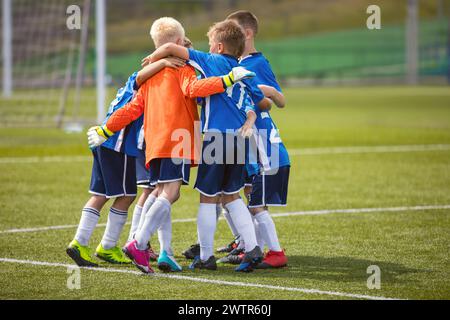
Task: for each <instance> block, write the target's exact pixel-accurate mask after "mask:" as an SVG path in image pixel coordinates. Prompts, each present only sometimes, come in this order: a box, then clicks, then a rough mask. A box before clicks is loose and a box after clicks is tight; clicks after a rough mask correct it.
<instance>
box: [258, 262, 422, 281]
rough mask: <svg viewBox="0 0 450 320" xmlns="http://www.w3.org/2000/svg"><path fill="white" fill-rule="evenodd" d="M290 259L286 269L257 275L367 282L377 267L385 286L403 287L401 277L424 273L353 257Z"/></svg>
mask: <svg viewBox="0 0 450 320" xmlns="http://www.w3.org/2000/svg"><path fill="white" fill-rule="evenodd" d="M288 259H289V261H288V267H287V268H282V269H272V270H257V271H256V272H258V273H262V274H264V273H266V274H270V276H271V277H276V278H303V279H311V280H322V281H336V282H361V281H364V282H366V281H367V278H368V277H369V276H370V275H371V273H370V274H368V273H367V268H368V267H369V266H371V265H376V266H378V267H379V268H380V271H381V279H382V282H383V283H390V282H396V283H401V282H403V281H402V279H401V278H400V277H399V276H401V275H405V274H409V273H418V272H424V270H419V269H412V268H408V267H405V266H403V265H401V264H398V263H392V262H385V261H375V260H365V259H358V258H351V257H318V256H288ZM404 281H407V280H406V279H405V280H404Z"/></svg>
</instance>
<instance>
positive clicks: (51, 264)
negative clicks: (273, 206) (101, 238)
mask: <svg viewBox="0 0 450 320" xmlns="http://www.w3.org/2000/svg"><path fill="white" fill-rule="evenodd" d="M0 262H4V263H16V264H25V265H31V266H45V267H62V268H71V267H75V265H71V264H65V263H57V262H46V261H33V260H18V259H10V258H0ZM80 269H85V270H89V271H97V272H110V273H125V274H132V275H138V276H144V274H143V273H142V272H140V271H134V270H129V269H115V268H80ZM148 276H149V277H156V278H167V279H174V280H182V281H193V282H201V283H210V284H216V285H226V286H234V287H244V288H260V289H269V290H279V291H291V292H302V293H307V294H318V295H328V296H337V297H345V298H353V299H367V300H399V299H395V298H387V297H382V296H369V295H364V294H353V293H345V292H336V291H324V290H318V289H305V288H297V287H282V286H273V285H266V284H259V283H252V282H234V281H224V280H212V279H205V278H197V277H189V276H181V275H168V274H162V273H153V274H150V275H148Z"/></svg>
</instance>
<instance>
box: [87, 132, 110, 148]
mask: <svg viewBox="0 0 450 320" xmlns="http://www.w3.org/2000/svg"><path fill="white" fill-rule="evenodd" d="M113 134H114V132H112V131H111V130H109V129H108V128H107V127H106V126H95V127H92V128H90V129H89V130H88V132H87V136H88V144H89V148H91V149H92V148H95V147H98V146H99V145H101V144H102V143H103V142H105V141H106V140H108V138H109V137H111V136H112V135H113Z"/></svg>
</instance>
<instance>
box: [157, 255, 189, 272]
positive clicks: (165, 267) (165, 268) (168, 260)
mask: <svg viewBox="0 0 450 320" xmlns="http://www.w3.org/2000/svg"><path fill="white" fill-rule="evenodd" d="M158 269H159V270H161V271H162V272H180V271H182V270H183V268H181V266H180V265H179V264H178V263H177V262H176V260H175V258H174V256H169V255H168V254H167V252H166V251H165V250H163V251H161V254H160V255H159V258H158Z"/></svg>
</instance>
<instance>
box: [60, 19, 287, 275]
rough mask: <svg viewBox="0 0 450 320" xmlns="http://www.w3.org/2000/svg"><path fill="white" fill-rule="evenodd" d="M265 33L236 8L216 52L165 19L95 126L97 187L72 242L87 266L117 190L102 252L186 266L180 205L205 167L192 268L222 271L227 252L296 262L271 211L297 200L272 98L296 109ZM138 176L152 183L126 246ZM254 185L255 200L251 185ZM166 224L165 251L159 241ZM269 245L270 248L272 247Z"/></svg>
mask: <svg viewBox="0 0 450 320" xmlns="http://www.w3.org/2000/svg"><path fill="white" fill-rule="evenodd" d="M257 32H258V21H257V19H256V17H255V16H254V15H253V14H252V13H250V12H248V11H238V12H236V13H233V14H231V15H230V16H228V17H227V19H226V20H224V21H222V22H219V23H216V24H214V25H213V26H212V27H211V28H210V30H209V32H208V38H209V46H210V52H209V53H205V52H201V51H197V50H194V49H193V48H192V46H191V43H190V41H189V40H188V39H187V38H186V37H185V32H184V29H183V27H182V25H181V24H180V23H179V22H178V21H176V20H175V19H173V18H167V17H165V18H160V19H158V20H156V21H155V22H154V23H153V25H152V27H151V30H150V35H151V37H152V39H153V42H154V44H155V47H156V50H155V51H154V52H153V53H152V54H151V55H150V56H148V57H146V58H144V59H143V68H142V69H141V70H140V71H139V72H136V73H134V74H133V75H132V76H131V77H130V78H129V79H128V81H127V84H126V85H125V87H123V88H121V89H120V90H119V91H118V93H117V96H116V99H115V100H114V101H113V102H112V103H111V106H110V109H109V112H108V115H107V117H106V120H105V122H104V123H103V125H102V126H97V127H93V128H91V129H89V131H88V142H89V146H90V147H91V149H92V152H93V156H94V164H93V170H92V177H91V187H90V192H91V194H92V196H91V198H90V199H89V201H88V202H87V203H86V205H85V207H84V208H83V211H82V217H81V220H80V224H79V226H78V230H77V233H76V235H75V238H74V240H73V241H72V242H71V243H70V244H69V247H68V248H67V254H68V255H69V256H70V257H71V258H72V259H73V260H74V261H75V262H76V263H77V264H78V265H80V266H97V264H96V263H95V261H94V260H93V258H92V257H91V253H90V250H89V245H88V242H89V239H90V237H91V235H92V232H93V230H94V228H95V226H96V224H97V221H98V218H99V215H100V213H99V212H100V210H101V209H102V207H103V206H104V205H105V203H106V202H107V200H108V199H109V198H114V199H115V200H114V203H113V205H112V206H111V208H110V212H109V216H108V222H107V225H106V229H105V233H104V235H103V238H102V240H101V243H100V244H99V245H98V247H97V249H96V251H95V255H96V256H97V257H98V258H100V259H102V260H105V261H108V262H111V263H130V262H132V263H133V264H134V265H135V266H136V267H138V268H139V269H140V270H141V271H143V272H144V273H152V272H154V271H153V269H152V268H151V266H150V261H151V260H157V266H158V268H159V269H160V270H162V271H164V272H174V271H181V270H182V268H181V266H180V265H179V264H178V263H177V262H176V260H175V258H174V253H173V250H172V245H171V242H172V222H171V208H172V205H173V204H174V203H175V202H176V201H177V200H178V199H179V197H180V189H181V186H182V185H183V184H188V182H189V173H190V169H191V167H194V166H198V171H197V180H196V183H195V189H196V190H198V191H199V193H200V205H199V209H198V217H197V236H198V242H197V243H196V244H194V245H192V246H191V247H190V248H189V249H187V250H186V251H185V252H183V255H184V256H185V257H186V258H188V259H193V262H192V264H191V266H190V268H192V269H208V270H216V269H217V263H218V262H224V263H236V264H239V266H238V267H237V268H236V269H235V270H236V271H243V272H248V271H252V270H253V269H255V268H278V267H283V266H285V265H286V264H287V258H286V256H285V254H284V251H283V250H282V249H281V247H280V244H279V240H278V236H277V232H276V229H275V225H274V222H273V220H272V218H271V217H270V214H269V212H268V207H269V206H281V205H286V200H287V199H286V198H287V187H288V179H289V168H290V163H289V157H288V154H287V151H286V148H285V147H284V145H283V143H282V141H281V139H280V137H279V134H278V129H277V127H276V126H275V124H274V122H273V120H272V118H271V117H270V114H269V110H270V108H271V105H272V104H275V105H276V106H278V107H284V104H285V101H284V96H283V94H282V92H281V88H280V86H279V85H278V83H277V81H276V78H275V76H274V74H273V72H272V70H271V67H270V65H269V63H268V61H267V60H266V59H265V58H264V56H263V55H262V54H261V53H259V52H257V51H256V49H255V45H254V38H255V36H256V34H257ZM194 68H195V70H197V71H198V73H199V74H200V76H199V78H200V79H198V77H197V75H196V73H195V70H194ZM197 103H198V104H200V105H201V106H202V107H201V119H200V118H199V116H198V112H197ZM200 126H201V127H200ZM202 133H203V141H202V136H201V134H202ZM252 146H254V147H252ZM144 150H145V151H144ZM136 182H137V183H138V184H140V185H141V186H144V187H145V188H144V191H143V193H142V195H141V197H140V198H139V200H138V203H137V205H136V206H135V209H134V212H133V217H132V222H131V228H130V233H129V237H128V241H127V243H126V244H125V246H124V247H123V248H120V247H119V246H118V245H117V242H118V240H119V237H120V234H121V231H122V229H123V227H124V224H125V222H126V219H127V211H128V208H129V206H130V205H131V203H132V202H133V201H134V198H135V196H136V193H137V192H136ZM244 187H245V189H244ZM242 189H244V193H245V195H246V197H247V200H248V205H246V204H245V202H244V200H243V199H242V198H241V197H240V195H239V193H240V191H241V190H242ZM222 211H223V214H224V216H225V218H226V220H227V222H228V225H229V226H230V229H231V231H232V233H233V235H234V236H235V240H234V241H233V242H232V244H230V245H229V246H227V247H226V248H225V249H224V250H222V251H227V252H228V255H227V256H226V257H224V258H222V259H219V260H217V261H216V258H215V256H214V249H213V248H214V234H215V231H216V225H217V220H218V217H219V215H220V213H221V212H222ZM156 232H158V238H159V242H160V253H159V256H158V255H156V254H155V252H153V250H152V248H151V246H150V238H151V237H152V235H153V234H154V233H156ZM265 245H267V246H268V249H269V250H268V251H267V253H266V254H265V255H263V252H262V249H264V246H265Z"/></svg>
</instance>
